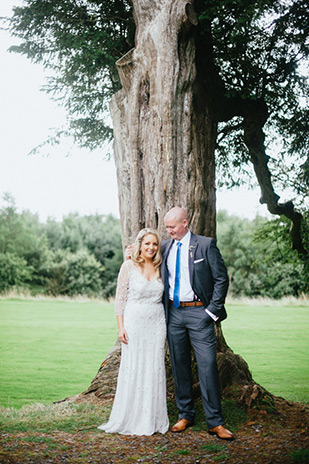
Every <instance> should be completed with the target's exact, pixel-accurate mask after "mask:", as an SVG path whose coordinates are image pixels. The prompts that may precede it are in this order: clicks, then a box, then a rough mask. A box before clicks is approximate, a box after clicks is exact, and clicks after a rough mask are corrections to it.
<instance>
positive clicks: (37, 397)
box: [0, 299, 309, 407]
mask: <svg viewBox="0 0 309 464" xmlns="http://www.w3.org/2000/svg"><path fill="white" fill-rule="evenodd" d="M227 309H228V313H229V317H228V319H227V320H226V321H224V323H223V331H224V334H225V337H226V340H227V343H228V344H229V346H230V347H231V348H232V349H233V350H234V352H235V353H238V354H240V355H242V356H243V357H244V358H245V360H246V361H247V362H248V364H249V366H250V369H251V371H252V373H253V377H254V379H255V380H256V381H257V382H258V383H260V384H261V385H263V386H264V387H265V388H267V389H268V390H270V391H271V392H272V393H274V394H276V395H279V396H283V397H285V398H286V399H289V400H292V401H302V402H305V401H308V384H309V382H308V380H309V378H308V377H309V375H308V360H307V351H308V313H309V311H308V306H307V307H305V306H292V305H289V306H285V305H283V306H278V305H277V304H276V305H275V306H273V307H272V306H266V305H264V306H262V305H257V306H251V305H249V304H247V305H236V304H229V305H227ZM116 337H117V330H116V318H115V315H114V309H113V305H112V304H108V303H97V302H96V303H92V302H86V303H79V302H73V301H70V302H62V301H57V300H49V301H44V300H42V301H39V300H34V301H33V300H9V299H8V300H0V350H1V351H0V353H1V354H0V357H1V365H0V405H2V406H6V407H8V406H13V407H20V406H22V405H24V404H29V403H34V402H52V401H57V400H60V399H62V398H65V397H66V396H72V395H75V394H77V393H80V392H82V391H83V390H85V389H86V388H87V387H88V386H89V384H90V382H91V380H92V379H93V377H94V376H95V374H96V372H97V370H98V368H99V366H100V363H101V362H102V361H103V359H104V358H105V356H106V354H107V352H108V351H109V349H110V348H111V347H112V346H113V344H114V343H115V340H116Z"/></svg>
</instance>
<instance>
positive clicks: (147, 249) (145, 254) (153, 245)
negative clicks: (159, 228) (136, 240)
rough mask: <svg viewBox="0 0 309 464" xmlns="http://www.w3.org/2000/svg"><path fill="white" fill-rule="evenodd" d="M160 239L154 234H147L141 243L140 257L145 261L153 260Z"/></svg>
mask: <svg viewBox="0 0 309 464" xmlns="http://www.w3.org/2000/svg"><path fill="white" fill-rule="evenodd" d="M158 247H159V244H158V241H157V239H156V237H155V236H154V235H152V234H148V235H145V237H144V238H143V240H142V243H141V249H140V257H141V258H143V259H144V260H145V261H151V260H153V258H154V257H155V256H156V254H157V251H158Z"/></svg>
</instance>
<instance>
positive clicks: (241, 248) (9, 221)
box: [0, 194, 309, 298]
mask: <svg viewBox="0 0 309 464" xmlns="http://www.w3.org/2000/svg"><path fill="white" fill-rule="evenodd" d="M4 199H5V206H4V207H3V208H2V209H0V292H1V293H6V292H8V291H10V290H12V289H19V290H22V291H27V290H28V291H30V293H32V294H41V293H43V294H49V295H55V296H56V295H69V296H75V295H87V296H89V297H102V298H109V297H113V296H114V294H115V289H116V284H117V275H118V271H119V268H120V266H121V263H122V260H123V254H122V242H121V229H120V221H119V219H116V218H114V217H113V216H111V215H108V216H104V215H99V214H95V215H89V216H79V215H78V214H76V213H75V214H69V215H68V216H66V217H64V218H63V220H62V221H61V222H59V221H56V220H54V219H48V220H47V221H46V222H45V223H42V222H40V221H39V218H38V216H37V215H35V214H32V213H30V212H29V211H22V212H21V213H19V212H18V211H17V208H16V205H15V201H14V199H13V198H12V196H11V195H9V194H5V198H4ZM306 219H307V221H306V222H307V224H308V222H309V221H308V217H307V218H306ZM217 222H218V245H219V247H220V250H221V252H222V255H223V257H224V260H225V263H226V265H227V268H228V272H229V276H230V281H231V285H230V294H231V295H234V296H248V297H257V296H263V297H270V298H281V297H283V296H288V295H293V296H299V295H301V294H306V293H308V278H307V276H308V269H306V263H305V260H302V258H301V257H300V256H299V255H298V254H297V252H296V251H293V250H292V249H291V247H290V241H289V224H288V221H287V219H282V218H280V219H276V220H272V221H269V220H267V219H265V218H261V217H257V218H256V219H255V220H253V221H250V220H248V219H242V218H240V217H238V216H230V215H228V214H227V212H225V211H220V212H219V213H218V216H217ZM306 230H307V231H308V228H307V229H306ZM305 236H306V240H307V243H308V232H307V235H306V233H305Z"/></svg>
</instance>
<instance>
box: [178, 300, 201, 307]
mask: <svg viewBox="0 0 309 464" xmlns="http://www.w3.org/2000/svg"><path fill="white" fill-rule="evenodd" d="M169 302H170V303H171V304H173V301H172V300H169ZM179 305H180V306H182V307H186V306H204V303H203V302H202V301H181V302H180V303H179Z"/></svg>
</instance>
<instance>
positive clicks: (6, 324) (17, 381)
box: [0, 300, 117, 407]
mask: <svg viewBox="0 0 309 464" xmlns="http://www.w3.org/2000/svg"><path fill="white" fill-rule="evenodd" d="M116 325H117V324H116V318H115V315H114V308H113V305H112V304H106V303H104V304H103V303H89V302H87V303H78V302H61V301H57V300H54V301H52V300H50V301H31V300H19V301H18V300H0V359H1V365H0V405H3V406H13V407H20V406H22V405H23V404H29V403H33V402H37V401H38V402H51V401H57V400H60V399H63V398H65V397H66V396H71V395H75V394H77V393H80V392H82V391H83V390H85V389H86V388H87V387H88V386H89V385H90V382H91V380H92V379H93V377H94V376H95V375H96V373H97V371H98V369H99V367H100V364H101V362H102V361H103V359H104V358H105V356H106V354H107V353H108V351H109V349H110V348H111V347H112V346H113V345H114V343H115V341H116V338H117V331H116Z"/></svg>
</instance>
